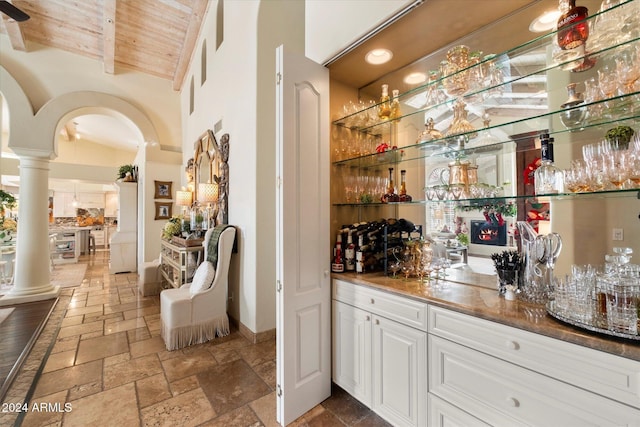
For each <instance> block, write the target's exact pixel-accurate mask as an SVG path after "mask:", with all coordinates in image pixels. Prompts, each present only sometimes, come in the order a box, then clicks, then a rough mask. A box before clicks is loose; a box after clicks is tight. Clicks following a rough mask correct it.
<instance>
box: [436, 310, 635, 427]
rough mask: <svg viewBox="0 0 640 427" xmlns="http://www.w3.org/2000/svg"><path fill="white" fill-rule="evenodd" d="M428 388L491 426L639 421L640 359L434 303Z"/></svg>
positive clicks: (628, 422)
mask: <svg viewBox="0 0 640 427" xmlns="http://www.w3.org/2000/svg"><path fill="white" fill-rule="evenodd" d="M428 348H429V393H430V394H433V395H434V396H437V397H438V398H440V399H443V400H444V401H447V402H448V403H450V404H452V405H454V406H456V407H458V408H460V409H461V410H464V412H467V413H469V414H470V415H472V416H474V417H476V418H478V419H480V420H482V421H484V422H487V423H488V424H492V425H514V426H515V425H563V426H573V425H575V426H578V425H579V426H588V425H600V426H606V425H617V426H623V425H638V424H639V423H640V409H639V408H640V396H639V395H638V390H639V381H640V362H636V361H632V360H629V359H625V358H623V357H619V356H614V355H610V354H607V353H602V352H599V351H596V350H592V349H589V348H586V347H581V346H578V345H574V344H570V343H566V342H563V341H560V340H555V339H551V338H547V337H544V336H541V335H537V334H533V333H529V332H526V331H522V330H519V329H516V328H512V327H509V326H505V325H500V324H497V323H494V322H490V321H487V320H483V319H478V318H475V317H473V316H468V315H464V314H461V313H456V312H453V311H450V310H446V309H442V308H439V307H433V306H431V307H429V345H428Z"/></svg>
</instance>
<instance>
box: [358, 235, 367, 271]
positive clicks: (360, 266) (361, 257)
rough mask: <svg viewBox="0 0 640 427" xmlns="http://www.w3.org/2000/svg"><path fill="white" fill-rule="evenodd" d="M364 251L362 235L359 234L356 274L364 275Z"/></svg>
mask: <svg viewBox="0 0 640 427" xmlns="http://www.w3.org/2000/svg"><path fill="white" fill-rule="evenodd" d="M364 249H365V247H364V235H362V234H361V235H359V236H358V246H357V248H356V273H364Z"/></svg>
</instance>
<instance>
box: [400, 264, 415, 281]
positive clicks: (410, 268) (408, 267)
mask: <svg viewBox="0 0 640 427" xmlns="http://www.w3.org/2000/svg"><path fill="white" fill-rule="evenodd" d="M401 270H402V274H404V280H405V282H408V281H409V276H411V274H412V273H413V272H414V270H415V267H414V265H413V262H411V260H409V261H405V262H403V263H402V267H401Z"/></svg>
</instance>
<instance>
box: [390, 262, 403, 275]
mask: <svg viewBox="0 0 640 427" xmlns="http://www.w3.org/2000/svg"><path fill="white" fill-rule="evenodd" d="M401 268H402V266H401V263H400V261H394V262H392V263H391V264H390V265H389V270H391V272H392V273H393V276H392V277H393V278H394V279H397V278H398V277H397V275H396V274H397V273H398V271H400V269H401Z"/></svg>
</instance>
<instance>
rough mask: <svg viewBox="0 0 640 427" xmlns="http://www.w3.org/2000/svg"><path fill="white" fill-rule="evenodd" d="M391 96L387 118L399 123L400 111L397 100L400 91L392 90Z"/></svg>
mask: <svg viewBox="0 0 640 427" xmlns="http://www.w3.org/2000/svg"><path fill="white" fill-rule="evenodd" d="M391 94H392V97H391V110H390V111H391V112H390V114H389V118H390V119H392V120H396V121H398V122H399V121H400V117H402V111H400V100H399V99H398V97H399V96H400V91H399V90H398V89H394V90H392V91H391Z"/></svg>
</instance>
